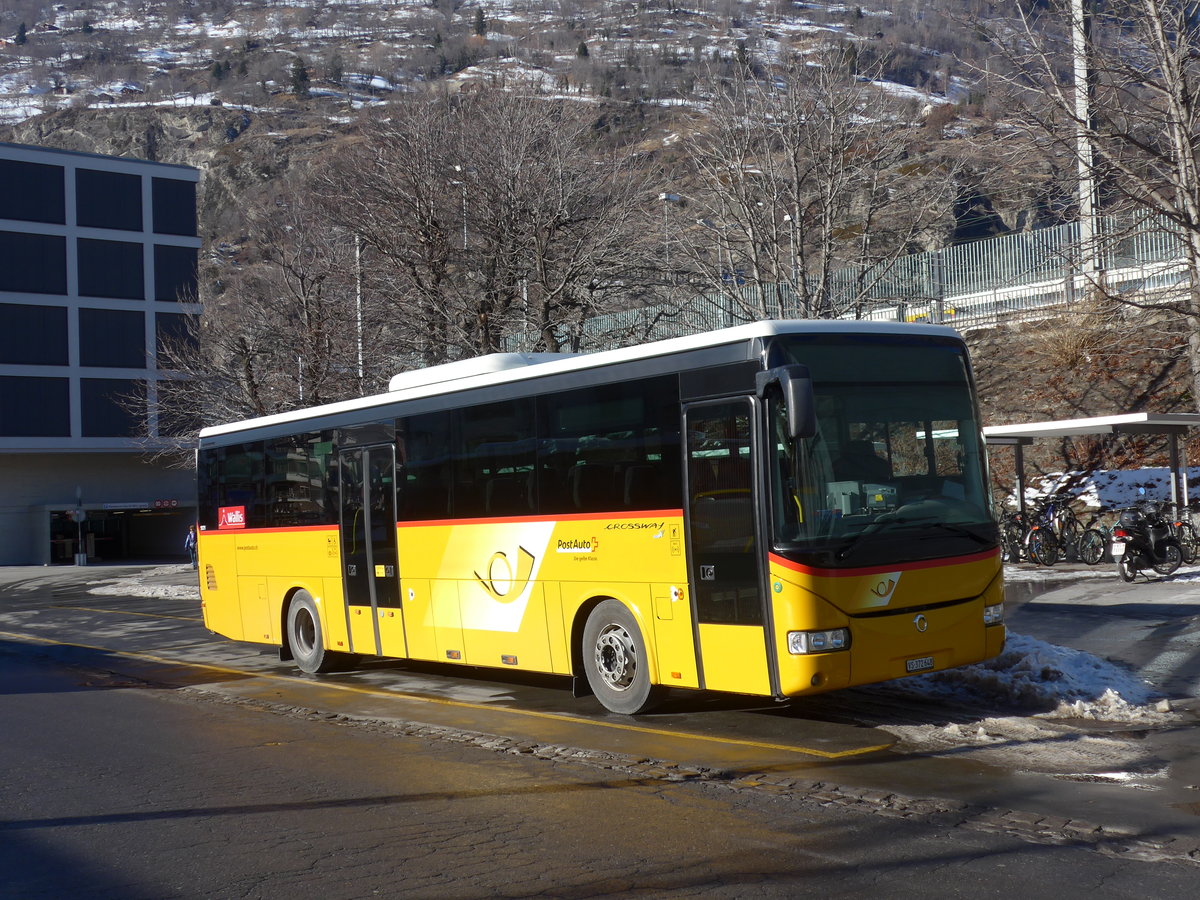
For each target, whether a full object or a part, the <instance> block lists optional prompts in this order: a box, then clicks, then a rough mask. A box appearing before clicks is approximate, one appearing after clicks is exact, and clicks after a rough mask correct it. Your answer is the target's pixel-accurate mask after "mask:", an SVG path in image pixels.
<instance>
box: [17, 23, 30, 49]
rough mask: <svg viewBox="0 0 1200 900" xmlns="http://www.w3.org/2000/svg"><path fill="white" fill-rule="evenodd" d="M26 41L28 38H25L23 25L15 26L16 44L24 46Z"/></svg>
mask: <svg viewBox="0 0 1200 900" xmlns="http://www.w3.org/2000/svg"><path fill="white" fill-rule="evenodd" d="M27 40H29V38H27V37H26V36H25V23H24V22H22V23H21V24H20V25H19V26H17V43H18V44H24V43H25V42H26V41H27Z"/></svg>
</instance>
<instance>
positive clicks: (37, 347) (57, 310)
mask: <svg viewBox="0 0 1200 900" xmlns="http://www.w3.org/2000/svg"><path fill="white" fill-rule="evenodd" d="M69 362H70V352H69V350H68V347H67V309H66V307H65V306H33V305H26V304H22V303H0V363H6V364H9V365H26V366H65V365H67V364H68V363H69Z"/></svg>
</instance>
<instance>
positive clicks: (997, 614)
mask: <svg viewBox="0 0 1200 900" xmlns="http://www.w3.org/2000/svg"><path fill="white" fill-rule="evenodd" d="M1003 621H1004V604H1003V603H997V604H996V605H995V606H985V607H984V608H983V624H984V625H999V624H1000V623H1001V622H1003Z"/></svg>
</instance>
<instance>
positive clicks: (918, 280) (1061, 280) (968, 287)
mask: <svg viewBox="0 0 1200 900" xmlns="http://www.w3.org/2000/svg"><path fill="white" fill-rule="evenodd" d="M1096 230H1097V237H1096V238H1095V242H1094V247H1095V250H1094V256H1095V258H1096V265H1097V266H1098V268H1099V270H1100V271H1101V272H1102V273H1103V280H1104V286H1105V289H1106V290H1108V291H1110V292H1115V293H1117V294H1125V295H1137V296H1139V297H1142V298H1144V299H1147V300H1149V302H1153V299H1154V297H1155V296H1156V295H1157V296H1162V295H1164V294H1165V293H1166V292H1169V291H1170V290H1171V289H1175V288H1178V287H1179V286H1180V285H1182V284H1184V283H1186V280H1187V267H1186V266H1185V265H1184V244H1183V240H1182V237H1181V235H1180V233H1179V232H1178V230H1176V229H1175V228H1174V227H1173V226H1171V225H1170V224H1169V223H1167V222H1166V221H1164V220H1162V219H1152V218H1141V219H1132V220H1128V219H1127V220H1121V219H1115V218H1102V219H1101V220H1099V222H1098V227H1097V229H1096ZM1083 249H1084V248H1083V247H1082V245H1081V241H1080V233H1079V225H1078V223H1072V224H1068V225H1059V226H1056V227H1054V228H1045V229H1041V230H1038V231H1032V232H1026V233H1023V234H1010V235H1004V236H1002V237H996V238H988V239H984V240H981V241H975V242H972V243H970V244H960V245H958V246H955V247H947V248H946V249H944V250H934V251H930V252H926V253H918V254H914V255H911V256H904V257H901V258H899V259H897V260H895V261H892V262H889V263H885V264H879V265H877V266H873V267H865V268H864V267H847V268H845V269H841V270H838V271H837V272H835V273H834V275H833V277H832V278H831V279H830V286H829V289H828V294H827V297H826V305H827V308H829V309H831V310H834V311H835V312H836V314H837V316H836V317H837V318H844V319H869V320H876V321H899V322H935V323H944V324H949V325H953V326H955V327H957V328H960V329H962V328H975V327H983V326H990V325H996V324H999V323H1002V322H1006V321H1013V320H1017V319H1022V318H1032V317H1037V316H1044V315H1047V314H1049V312H1050V311H1051V310H1052V309H1053V308H1054V307H1060V306H1063V305H1065V304H1069V303H1071V302H1072V301H1073V300H1075V299H1076V298H1078V297H1082V296H1084V295H1085V294H1086V293H1087V292H1088V290H1089V288H1090V286H1091V282H1090V280H1089V277H1088V276H1087V275H1085V274H1081V267H1080V263H1081V259H1082V250H1083ZM762 309H770V310H777V311H779V312H780V316H779V317H781V318H802V317H803V314H802V312H801V305H800V303H799V299H798V298H797V297H796V296H795V293H794V292H793V291H792V289H791V287H790V286H789V285H787V284H757V285H755V284H750V285H742V286H740V287H736V288H733V289H731V290H727V291H723V292H709V293H702V294H697V295H695V296H693V297H690V298H688V299H687V300H685V301H683V302H681V303H679V304H677V305H671V304H659V305H655V306H645V307H640V308H637V309H629V310H622V311H620V312H613V313H607V314H604V315H599V316H595V317H593V318H591V319H588V320H587V321H586V322H584V323H583V332H582V344H583V346H584V347H585V348H586V349H589V350H596V349H603V348H606V347H618V346H625V345H628V344H632V343H640V342H643V341H648V340H660V339H663V338H669V337H678V336H681V335H686V334H695V333H697V332H700V331H707V330H711V329H713V328H721V327H725V326H728V325H737V324H741V323H743V322H749V321H753V320H755V319H760V318H773V317H774V316H770V315H766V316H764V315H761V314H756V313H755V312H754V311H755V310H762Z"/></svg>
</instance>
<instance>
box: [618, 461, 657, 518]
mask: <svg viewBox="0 0 1200 900" xmlns="http://www.w3.org/2000/svg"><path fill="white" fill-rule="evenodd" d="M660 478H661V476H660V475H659V473H658V471H657V470H656V469H655V467H654V466H648V465H636V466H630V467H629V468H627V469H626V470H625V494H624V498H623V499H624V501H625V508H626V509H652V508H654V507H656V506H658V498H659V496H660V490H659V487H660V485H659V480H660Z"/></svg>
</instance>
